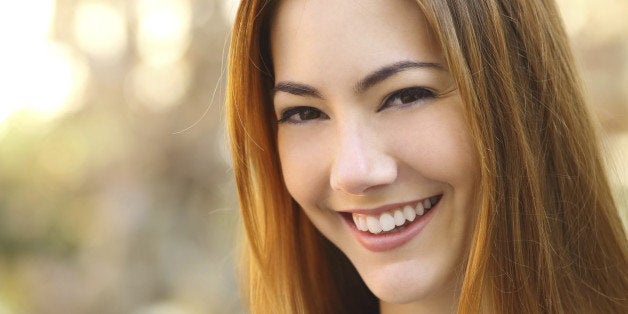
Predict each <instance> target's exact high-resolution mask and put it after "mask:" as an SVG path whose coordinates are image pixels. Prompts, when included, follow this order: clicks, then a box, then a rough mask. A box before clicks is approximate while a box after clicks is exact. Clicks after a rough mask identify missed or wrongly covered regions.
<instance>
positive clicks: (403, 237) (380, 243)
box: [344, 199, 442, 252]
mask: <svg viewBox="0 0 628 314" xmlns="http://www.w3.org/2000/svg"><path fill="white" fill-rule="evenodd" d="M441 202H442V199H441V200H440V201H439V202H438V203H436V205H434V207H432V208H430V210H428V211H427V213H425V215H423V216H417V218H416V219H415V220H414V221H412V223H410V224H409V225H407V226H405V227H404V228H403V229H402V230H400V231H396V232H392V233H379V234H372V233H370V232H368V231H360V230H358V228H357V227H356V226H355V224H354V223H353V220H352V219H351V217H349V219H344V220H345V222H346V223H347V225H349V229H351V231H352V232H353V235H354V236H355V237H356V239H357V240H358V242H360V244H362V246H364V247H365V248H366V249H367V250H369V251H373V252H385V251H390V250H394V249H396V248H398V247H400V246H402V245H404V244H406V243H407V242H409V241H410V240H412V239H413V238H414V237H415V236H417V235H418V234H419V233H420V232H421V230H423V228H425V226H426V225H427V224H428V223H429V222H430V220H432V217H433V216H434V214H435V213H434V212H435V211H436V210H437V209H438V208H439V205H440V203H441Z"/></svg>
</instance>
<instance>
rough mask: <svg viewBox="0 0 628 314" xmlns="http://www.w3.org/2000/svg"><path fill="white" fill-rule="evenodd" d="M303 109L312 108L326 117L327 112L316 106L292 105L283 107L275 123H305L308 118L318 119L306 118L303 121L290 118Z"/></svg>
mask: <svg viewBox="0 0 628 314" xmlns="http://www.w3.org/2000/svg"><path fill="white" fill-rule="evenodd" d="M304 110H312V111H317V112H318V113H319V114H320V115H321V116H323V117H327V118H328V116H327V114H326V113H325V112H323V111H322V110H320V109H318V108H316V107H312V106H294V107H289V108H286V109H284V110H283V111H281V114H280V118H279V119H278V120H276V121H275V123H277V124H282V123H292V124H300V123H305V122H307V121H310V120H318V119H306V120H303V121H291V119H290V118H292V117H293V116H295V115H297V114H300V113H302V112H303V111H304Z"/></svg>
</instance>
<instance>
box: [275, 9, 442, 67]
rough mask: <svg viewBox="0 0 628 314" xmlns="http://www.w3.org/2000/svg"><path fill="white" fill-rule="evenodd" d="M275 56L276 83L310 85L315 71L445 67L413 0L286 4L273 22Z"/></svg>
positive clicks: (278, 10)
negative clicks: (296, 80) (402, 63)
mask: <svg viewBox="0 0 628 314" xmlns="http://www.w3.org/2000/svg"><path fill="white" fill-rule="evenodd" d="M271 50H272V56H273V63H274V66H275V75H276V77H277V78H282V77H286V78H293V76H299V77H303V78H304V79H308V78H309V77H308V76H316V75H315V74H316V73H312V72H313V71H312V70H313V69H325V70H327V71H326V72H327V73H326V74H327V75H329V74H330V71H333V70H334V69H338V70H344V71H350V72H351V73H360V72H364V71H368V70H370V69H372V68H373V67H375V66H378V65H381V64H389V63H392V62H397V61H399V60H415V61H429V62H439V61H442V60H441V59H442V57H441V53H440V50H439V49H438V45H437V44H436V41H435V40H434V36H433V35H432V33H431V31H430V29H429V26H428V24H427V22H426V20H425V17H424V15H423V13H422V12H421V10H420V8H419V6H418V5H417V4H416V2H415V1H411V0H360V1H334V0H316V1H313V0H284V1H281V2H280V3H279V5H278V6H277V8H276V12H275V14H274V16H273V19H272V21H271ZM311 79H316V78H315V77H311ZM318 79H320V78H318Z"/></svg>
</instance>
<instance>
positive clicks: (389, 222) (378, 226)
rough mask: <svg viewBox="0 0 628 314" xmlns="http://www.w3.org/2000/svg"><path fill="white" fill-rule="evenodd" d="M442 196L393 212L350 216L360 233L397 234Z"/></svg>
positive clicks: (423, 213)
mask: <svg viewBox="0 0 628 314" xmlns="http://www.w3.org/2000/svg"><path fill="white" fill-rule="evenodd" d="M441 197H442V195H438V196H433V197H430V198H426V199H424V200H422V201H418V202H416V205H414V206H411V205H405V206H403V207H399V208H396V209H393V210H389V211H385V212H383V213H381V214H379V215H368V214H355V213H354V214H352V216H353V222H354V223H355V226H356V228H358V230H360V231H368V232H370V233H372V234H379V233H382V232H398V231H401V230H402V229H403V228H404V226H405V225H407V224H409V223H411V222H413V221H414V220H415V219H416V218H417V216H418V217H421V216H423V215H425V213H426V212H428V211H429V210H430V209H431V208H432V206H433V205H436V204H437V203H438V201H440V198H441Z"/></svg>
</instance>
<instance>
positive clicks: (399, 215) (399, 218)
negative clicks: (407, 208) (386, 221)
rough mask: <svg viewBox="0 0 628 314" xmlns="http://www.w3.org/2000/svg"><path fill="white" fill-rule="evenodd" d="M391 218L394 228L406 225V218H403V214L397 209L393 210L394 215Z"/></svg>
mask: <svg viewBox="0 0 628 314" xmlns="http://www.w3.org/2000/svg"><path fill="white" fill-rule="evenodd" d="M393 218H394V219H395V225H396V226H401V225H403V224H404V223H406V217H404V216H403V212H402V211H401V210H399V209H397V210H395V214H394V215H393Z"/></svg>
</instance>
